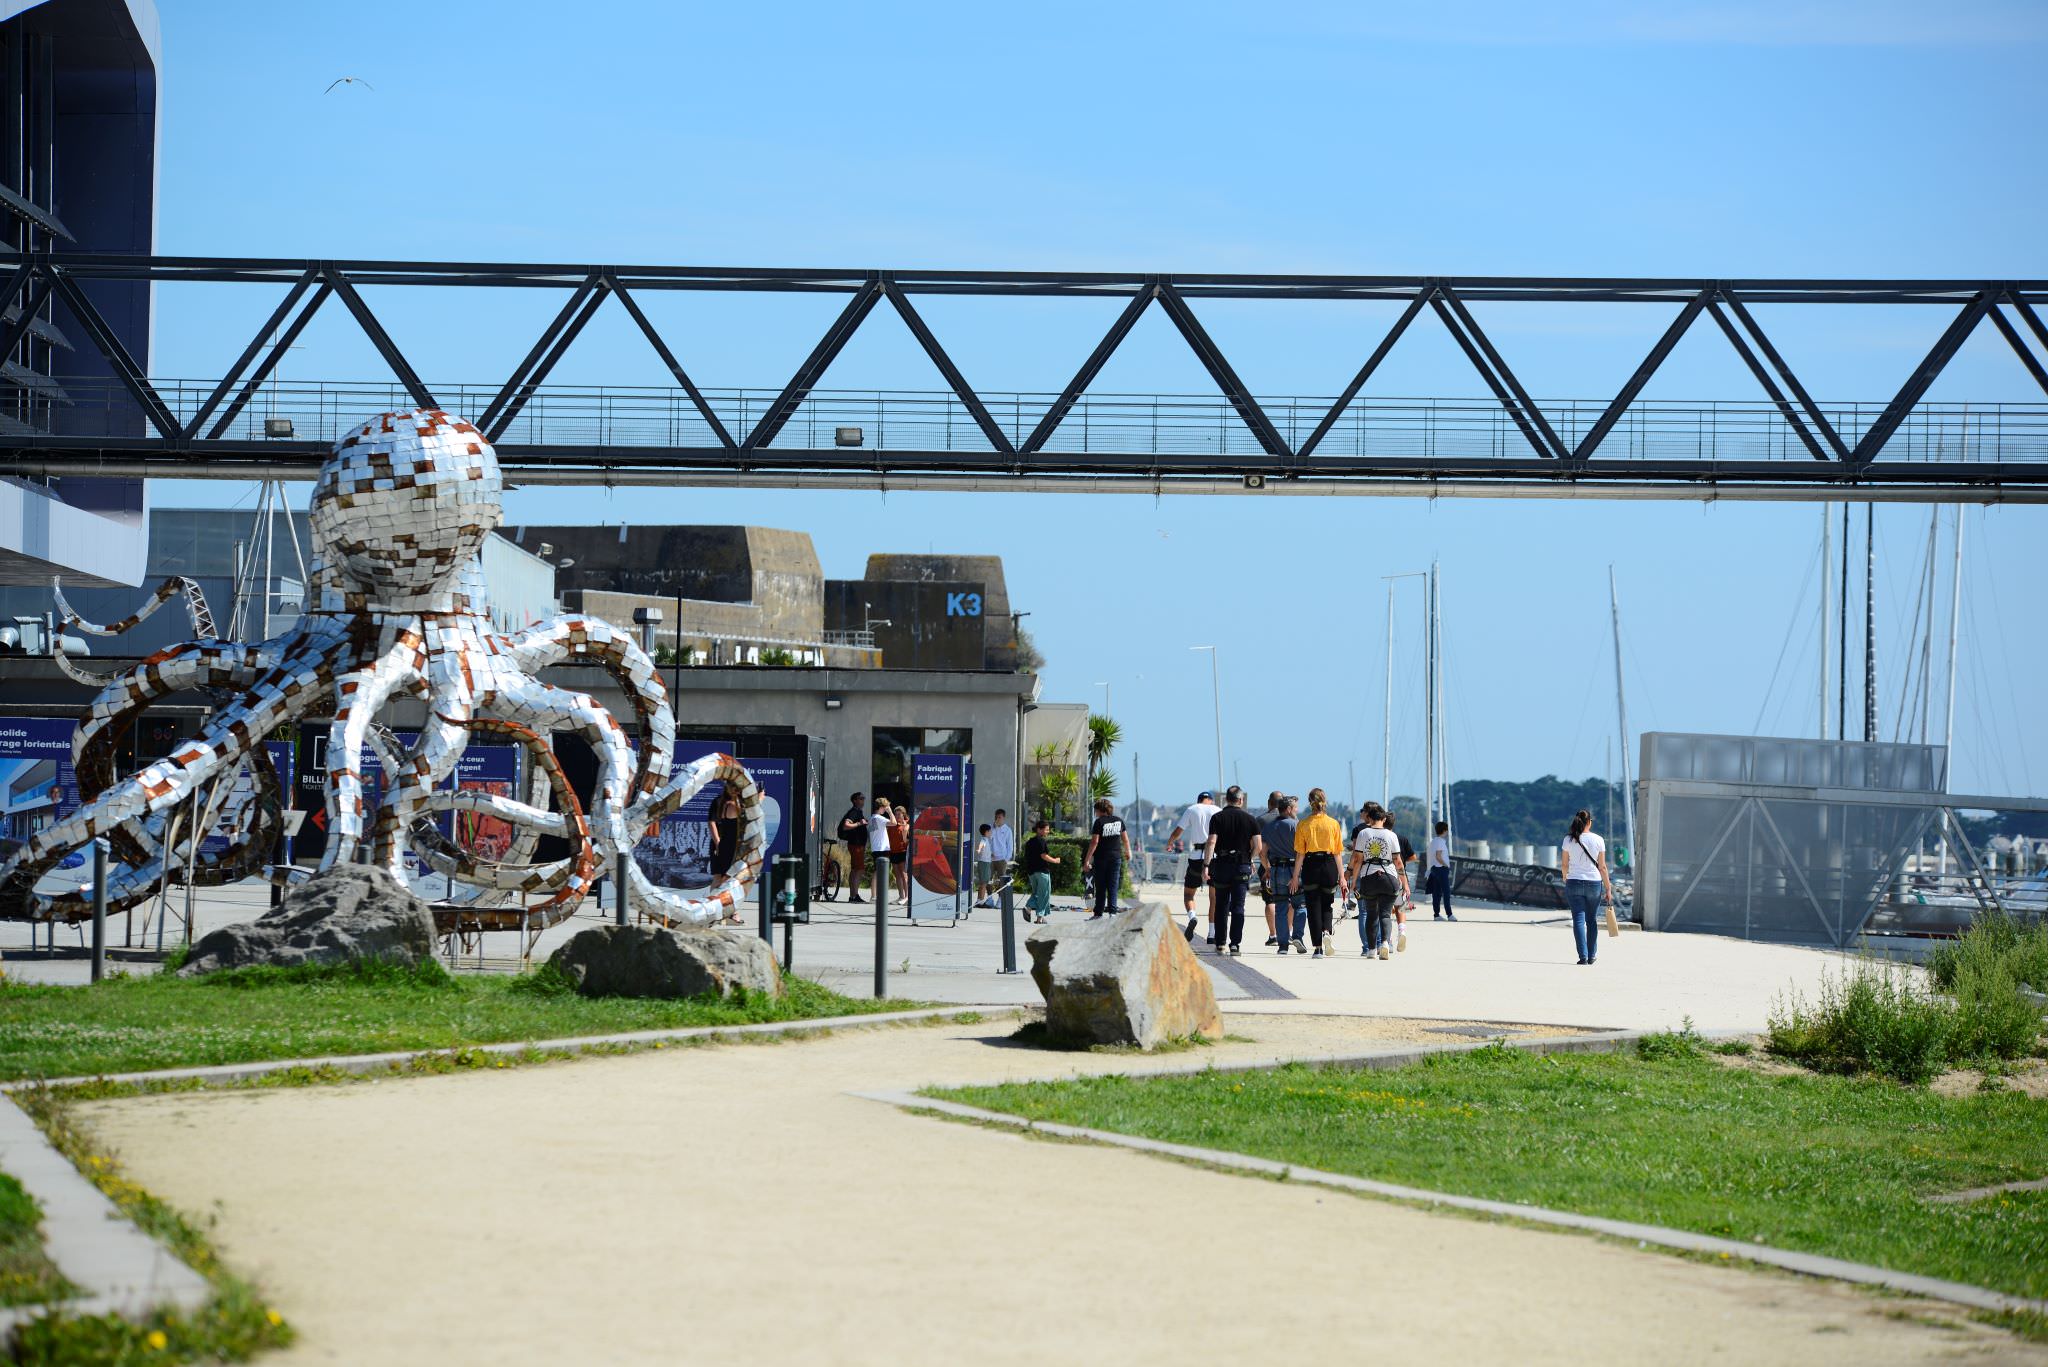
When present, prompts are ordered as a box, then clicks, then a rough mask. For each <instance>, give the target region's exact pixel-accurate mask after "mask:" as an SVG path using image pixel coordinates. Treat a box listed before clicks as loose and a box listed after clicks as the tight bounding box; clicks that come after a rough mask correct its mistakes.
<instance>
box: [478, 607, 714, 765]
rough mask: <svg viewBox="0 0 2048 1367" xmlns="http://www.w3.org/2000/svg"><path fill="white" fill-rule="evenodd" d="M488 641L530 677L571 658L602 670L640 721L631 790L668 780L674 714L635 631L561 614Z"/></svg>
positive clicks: (494, 650) (652, 663) (605, 622)
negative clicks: (617, 687)
mask: <svg viewBox="0 0 2048 1367" xmlns="http://www.w3.org/2000/svg"><path fill="white" fill-rule="evenodd" d="M485 644H486V648H487V649H489V650H491V651H493V652H494V653H496V654H500V655H505V656H509V657H510V660H511V664H512V666H513V668H514V669H516V670H517V671H518V672H519V673H521V674H525V675H528V676H533V675H537V674H539V673H540V671H541V670H543V669H545V668H547V667H548V666H549V665H554V664H561V663H563V662H564V661H568V660H572V659H574V660H587V661H589V662H591V663H593V664H596V665H598V666H600V667H601V668H603V669H604V670H605V672H606V673H608V674H610V675H611V676H612V678H613V680H614V681H615V682H616V683H617V684H618V685H619V687H620V689H621V690H622V691H624V693H625V695H626V697H627V698H628V699H629V700H631V702H632V704H633V712H634V715H635V716H636V717H637V718H638V719H639V722H640V735H641V745H640V756H639V762H638V764H637V765H636V766H635V768H634V771H633V779H632V786H631V790H630V791H631V792H632V793H633V795H634V796H635V797H640V796H643V795H645V794H648V793H652V792H653V791H654V790H655V789H656V788H658V787H659V786H660V785H661V784H662V783H663V782H664V781H665V780H666V779H667V778H668V774H669V769H670V767H671V766H672V765H673V764H674V761H675V739H676V736H675V714H674V713H673V712H672V711H670V709H669V701H668V690H667V689H666V688H664V687H662V683H661V673H660V671H659V670H657V669H656V668H655V666H654V661H653V660H652V659H651V658H650V657H649V656H648V654H647V652H646V651H644V650H642V649H641V648H640V645H639V643H638V642H637V641H635V640H634V639H633V638H632V637H631V636H630V635H628V634H627V633H625V632H623V631H620V630H619V629H618V628H616V627H614V626H613V625H612V624H611V623H609V622H607V621H605V620H604V619H602V618H597V617H557V618H554V619H553V620H551V621H546V622H541V623H539V624H537V625H535V626H531V627H528V628H526V629H525V630H524V631H521V632H518V633H517V634H515V635H512V636H499V637H492V638H490V639H489V640H488V641H486V643H485Z"/></svg>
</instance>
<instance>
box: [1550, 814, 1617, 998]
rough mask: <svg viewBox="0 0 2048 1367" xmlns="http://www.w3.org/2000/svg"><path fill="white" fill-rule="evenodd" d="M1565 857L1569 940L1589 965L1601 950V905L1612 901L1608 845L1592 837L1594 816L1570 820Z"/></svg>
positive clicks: (1597, 837)
mask: <svg viewBox="0 0 2048 1367" xmlns="http://www.w3.org/2000/svg"><path fill="white" fill-rule="evenodd" d="M1560 853H1562V855H1563V856H1564V900H1565V904H1566V905H1567V906H1569V907H1570V908H1571V909H1572V939H1573V940H1574V941H1575V942H1577V944H1578V947H1579V963H1580V964H1582V965H1586V964H1591V963H1592V962H1593V956H1594V955H1595V954H1597V953H1598V952H1599V950H1600V903H1601V900H1602V897H1603V895H1604V897H1605V900H1607V901H1609V902H1611V901H1613V900H1614V884H1613V882H1612V881H1611V880H1610V879H1609V878H1608V877H1607V842H1606V841H1604V840H1602V839H1601V838H1600V837H1599V836H1597V835H1595V834H1593V814H1592V813H1591V812H1589V811H1585V810H1583V809H1581V810H1580V811H1579V813H1578V814H1577V815H1575V816H1574V817H1572V828H1571V833H1570V834H1569V835H1567V836H1566V837H1565V842H1564V845H1563V847H1562V849H1561V851H1560Z"/></svg>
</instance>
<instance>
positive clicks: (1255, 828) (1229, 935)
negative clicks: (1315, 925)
mask: <svg viewBox="0 0 2048 1367" xmlns="http://www.w3.org/2000/svg"><path fill="white" fill-rule="evenodd" d="M1263 847H1264V842H1263V841H1262V840H1261V839H1260V838H1259V822H1258V818H1257V817H1254V816H1253V815H1252V814H1251V813H1250V812H1248V811H1246V810H1245V809H1244V789H1242V788H1240V787H1238V786H1237V785H1236V784H1235V783H1233V784H1231V785H1230V786H1229V787H1228V788H1226V789H1224V790H1223V809H1222V810H1221V811H1219V812H1217V813H1216V815H1215V816H1214V817H1212V818H1210V820H1209V846H1208V850H1207V855H1208V861H1207V862H1208V865H1209V886H1210V887H1212V888H1214V889H1215V890H1216V952H1217V953H1218V954H1226V953H1228V954H1243V953H1244V899H1245V894H1246V893H1248V892H1250V891H1251V886H1252V861H1254V860H1256V859H1257V858H1258V857H1259V853H1260V851H1261V849H1262V848H1263Z"/></svg>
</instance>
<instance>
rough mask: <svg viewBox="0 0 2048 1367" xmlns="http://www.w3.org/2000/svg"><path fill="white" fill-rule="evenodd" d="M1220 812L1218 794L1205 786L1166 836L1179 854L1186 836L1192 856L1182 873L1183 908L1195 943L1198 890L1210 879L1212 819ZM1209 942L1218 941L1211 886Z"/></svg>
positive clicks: (1169, 846)
mask: <svg viewBox="0 0 2048 1367" xmlns="http://www.w3.org/2000/svg"><path fill="white" fill-rule="evenodd" d="M1215 815H1216V794H1214V793H1212V792H1209V791H1208V790H1206V789H1204V790H1203V791H1202V793H1201V794H1200V795H1199V796H1198V797H1196V798H1195V805H1194V806H1192V807H1190V808H1188V809H1187V810H1186V811H1184V812H1182V813H1181V814H1180V820H1179V821H1177V822H1175V823H1174V827H1173V830H1172V832H1171V833H1170V834H1169V835H1168V836H1167V837H1166V849H1167V852H1168V853H1177V852H1178V851H1180V850H1181V849H1182V848H1183V846H1182V843H1181V842H1182V839H1183V837H1185V839H1186V842H1187V843H1186V846H1185V848H1186V849H1187V854H1188V859H1187V870H1186V871H1185V872H1184V873H1182V874H1181V880H1180V887H1181V910H1183V911H1184V912H1186V913H1187V918H1188V924H1187V929H1186V930H1185V931H1184V932H1183V934H1185V935H1186V936H1187V939H1188V943H1189V944H1193V943H1194V942H1195V891H1196V890H1197V889H1198V888H1200V887H1201V886H1202V885H1203V884H1204V883H1206V882H1208V881H1209V857H1208V847H1209V821H1210V818H1212V817H1214V816H1215ZM1209 943H1210V944H1212V945H1213V944H1215V943H1216V889H1214V888H1210V889H1209Z"/></svg>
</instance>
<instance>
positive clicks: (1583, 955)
mask: <svg viewBox="0 0 2048 1367" xmlns="http://www.w3.org/2000/svg"><path fill="white" fill-rule="evenodd" d="M1564 900H1565V901H1566V902H1567V903H1569V904H1570V905H1571V909H1572V940H1573V941H1574V942H1575V943H1577V945H1578V947H1579V958H1580V959H1581V960H1583V961H1584V962H1586V963H1592V962H1593V955H1594V953H1595V952H1596V951H1598V949H1599V948H1600V880H1599V879H1597V878H1567V879H1565V880H1564Z"/></svg>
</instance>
